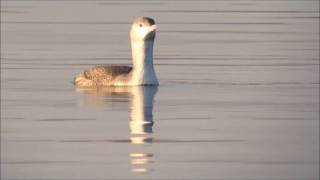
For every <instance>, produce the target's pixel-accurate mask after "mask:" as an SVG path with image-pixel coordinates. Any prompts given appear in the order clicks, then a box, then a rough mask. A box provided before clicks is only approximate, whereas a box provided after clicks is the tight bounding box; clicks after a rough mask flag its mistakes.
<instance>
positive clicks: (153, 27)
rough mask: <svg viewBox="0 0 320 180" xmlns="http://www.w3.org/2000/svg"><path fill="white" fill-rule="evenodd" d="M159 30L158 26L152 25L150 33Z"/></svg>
mask: <svg viewBox="0 0 320 180" xmlns="http://www.w3.org/2000/svg"><path fill="white" fill-rule="evenodd" d="M156 29H157V25H155V24H154V25H152V26H151V27H150V29H149V31H150V32H153V31H155V30H156Z"/></svg>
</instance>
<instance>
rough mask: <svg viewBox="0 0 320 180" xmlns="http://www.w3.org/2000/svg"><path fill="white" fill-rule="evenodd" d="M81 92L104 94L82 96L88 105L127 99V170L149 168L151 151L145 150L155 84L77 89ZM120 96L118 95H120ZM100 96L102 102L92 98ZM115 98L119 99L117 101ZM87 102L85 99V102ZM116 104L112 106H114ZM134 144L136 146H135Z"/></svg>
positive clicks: (150, 130)
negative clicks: (128, 146) (128, 112)
mask: <svg viewBox="0 0 320 180" xmlns="http://www.w3.org/2000/svg"><path fill="white" fill-rule="evenodd" d="M77 90H78V91H80V92H82V93H90V94H92V93H93V94H99V95H103V97H105V98H97V97H94V98H93V99H91V98H90V100H88V99H86V100H85V101H84V104H86V105H89V106H92V105H93V104H94V106H101V105H104V106H109V105H112V106H114V105H116V104H117V105H120V106H123V105H124V104H128V101H124V100H123V99H126V98H129V99H130V122H129V129H130V141H129V142H130V144H132V145H134V146H132V147H131V148H130V149H131V152H130V154H129V157H130V164H131V171H132V172H133V173H146V172H149V171H151V170H152V168H151V167H150V166H151V164H152V163H153V153H151V152H149V151H148V147H147V146H145V145H147V144H151V143H152V142H153V137H152V132H153V131H152V127H153V124H154V122H153V102H154V97H155V95H156V93H157V91H158V87H154V86H134V87H108V88H103V89H102V88H100V89H83V88H82V89H77ZM121 97H122V98H121ZM98 99H100V100H101V99H102V101H104V102H96V103H93V102H92V101H96V100H98ZM119 99H122V100H121V102H119ZM88 102H89V103H88ZM117 105H116V106H117ZM137 145H138V146H137Z"/></svg>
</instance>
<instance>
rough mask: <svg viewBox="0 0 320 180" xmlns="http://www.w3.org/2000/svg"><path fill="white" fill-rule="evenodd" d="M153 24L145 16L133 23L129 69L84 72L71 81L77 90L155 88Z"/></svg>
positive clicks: (108, 67)
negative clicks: (126, 87) (110, 87)
mask: <svg viewBox="0 0 320 180" xmlns="http://www.w3.org/2000/svg"><path fill="white" fill-rule="evenodd" d="M156 28H157V26H156V25H155V21H154V20H153V19H151V18H148V17H138V18H137V19H135V20H134V22H133V24H132V26H131V30H130V39H131V48H132V63H133V64H132V67H130V66H119V65H101V66H95V67H92V68H90V69H87V70H85V71H83V72H82V73H80V74H79V75H78V76H76V77H75V78H74V84H75V86H77V87H88V88H93V87H106V86H135V85H158V84H159V83H158V80H157V77H156V73H155V71H154V67H153V42H154V39H155V36H156Z"/></svg>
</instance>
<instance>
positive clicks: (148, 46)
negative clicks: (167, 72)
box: [131, 40, 158, 84]
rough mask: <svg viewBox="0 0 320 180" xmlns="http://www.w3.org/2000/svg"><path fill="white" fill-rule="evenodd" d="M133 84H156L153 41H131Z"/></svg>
mask: <svg viewBox="0 0 320 180" xmlns="http://www.w3.org/2000/svg"><path fill="white" fill-rule="evenodd" d="M131 46H132V61H133V71H132V82H133V84H158V80H157V78H156V74H155V71H154V67H153V40H152V41H134V40H133V41H131Z"/></svg>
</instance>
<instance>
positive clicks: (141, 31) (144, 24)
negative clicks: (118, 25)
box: [130, 17, 157, 41]
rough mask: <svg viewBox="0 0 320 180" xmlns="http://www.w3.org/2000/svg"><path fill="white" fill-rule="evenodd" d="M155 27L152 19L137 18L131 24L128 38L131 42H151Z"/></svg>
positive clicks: (154, 34)
mask: <svg viewBox="0 0 320 180" xmlns="http://www.w3.org/2000/svg"><path fill="white" fill-rule="evenodd" d="M156 29H157V26H156V24H155V22H154V20H153V19H152V18H149V17H138V18H137V19H135V20H134V21H133V23H132V26H131V30H130V38H131V40H133V41H153V40H154V38H155V36H156Z"/></svg>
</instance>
